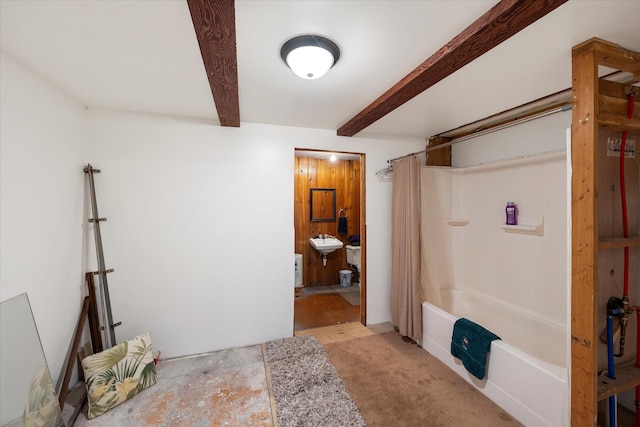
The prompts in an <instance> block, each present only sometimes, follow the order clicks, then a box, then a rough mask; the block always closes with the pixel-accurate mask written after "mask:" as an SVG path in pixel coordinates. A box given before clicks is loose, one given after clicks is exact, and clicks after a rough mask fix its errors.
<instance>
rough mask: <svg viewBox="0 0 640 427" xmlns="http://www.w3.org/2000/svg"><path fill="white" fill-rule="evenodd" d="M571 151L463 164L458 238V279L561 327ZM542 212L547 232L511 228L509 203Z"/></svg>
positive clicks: (457, 181) (458, 178)
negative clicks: (507, 212) (463, 222)
mask: <svg viewBox="0 0 640 427" xmlns="http://www.w3.org/2000/svg"><path fill="white" fill-rule="evenodd" d="M566 180H567V176H566V157H565V156H564V155H563V154H560V155H558V154H555V155H546V156H542V157H538V158H531V159H527V160H512V161H506V162H503V163H502V164H496V165H492V166H480V167H475V168H469V169H459V170H458V171H457V172H455V173H454V179H453V182H454V184H453V186H454V194H455V196H456V197H457V200H454V203H453V212H454V216H456V217H464V218H467V219H469V221H470V222H469V225H468V226H466V227H463V228H462V229H460V230H459V231H458V230H457V231H458V232H457V233H455V235H454V240H453V271H454V272H455V277H454V282H455V284H456V286H461V287H464V288H467V289H470V290H474V291H477V292H481V293H484V294H487V295H490V296H492V297H494V298H496V299H498V300H500V301H502V302H505V303H507V304H509V305H512V306H515V307H518V308H519V309H521V310H524V311H527V312H530V313H534V314H536V315H538V316H540V317H542V318H544V319H548V320H550V321H552V322H554V323H556V324H558V325H566V313H567V286H568V284H567V220H566V219H567V184H566ZM507 201H513V202H515V203H516V204H517V206H518V214H519V221H520V222H522V218H523V216H525V215H529V216H538V217H542V218H544V235H543V236H538V235H528V234H512V233H507V232H505V231H504V230H503V229H502V227H501V224H504V223H505V205H506V203H507Z"/></svg>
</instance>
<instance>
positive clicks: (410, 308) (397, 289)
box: [391, 156, 422, 342]
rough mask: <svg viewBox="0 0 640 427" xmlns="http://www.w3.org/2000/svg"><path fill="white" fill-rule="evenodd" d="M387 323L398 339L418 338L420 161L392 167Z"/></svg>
mask: <svg viewBox="0 0 640 427" xmlns="http://www.w3.org/2000/svg"><path fill="white" fill-rule="evenodd" d="M391 209H392V214H391V253H392V256H391V322H392V324H393V326H395V327H396V328H398V331H399V332H400V334H401V335H402V336H406V337H409V338H411V339H412V340H413V341H416V342H417V341H418V340H420V339H421V338H422V285H421V249H420V234H421V233H420V161H419V159H418V158H417V157H413V156H412V157H406V158H404V159H402V160H399V161H397V162H396V163H394V165H393V194H392V204H391Z"/></svg>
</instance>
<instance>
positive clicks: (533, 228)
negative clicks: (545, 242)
mask: <svg viewBox="0 0 640 427" xmlns="http://www.w3.org/2000/svg"><path fill="white" fill-rule="evenodd" d="M502 229H503V230H504V231H505V232H507V233H516V234H531V235H534V236H544V217H543V216H541V215H518V225H507V224H502Z"/></svg>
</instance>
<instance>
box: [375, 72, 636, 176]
mask: <svg viewBox="0 0 640 427" xmlns="http://www.w3.org/2000/svg"><path fill="white" fill-rule="evenodd" d="M600 78H601V79H605V80H610V81H614V82H617V83H622V84H634V83H635V82H637V79H636V78H635V76H634V75H633V74H631V73H628V72H625V71H615V72H613V73H610V74H607V75H605V76H602V77H600ZM558 101H559V102H562V101H565V102H564V103H562V104H561V105H558V103H559V102H558ZM550 102H551V103H552V105H556V107H555V108H551V109H549V110H543V111H541V112H539V113H537V114H532V115H530V116H527V117H522V118H520V119H516V120H513V121H510V122H508V123H503V124H502V125H495V126H492V125H490V124H489V125H488V127H483V126H481V125H480V122H482V121H485V120H481V121H479V122H475V123H471V124H469V125H465V126H462V127H460V128H457V129H453V130H450V131H447V132H443V133H441V134H438V135H437V136H445V137H446V135H447V134H451V133H454V132H455V131H460V130H461V129H464V128H467V127H470V126H472V125H474V124H475V125H476V126H480V127H479V128H478V129H477V130H476V131H475V132H472V133H469V134H466V135H464V136H460V137H458V138H455V137H454V138H453V139H452V140H451V141H448V142H446V143H444V144H440V145H437V146H435V147H429V148H427V149H425V150H422V151H416V152H415V153H410V154H405V155H404V156H400V157H396V158H393V159H390V160H387V164H388V165H390V166H391V165H392V164H393V162H395V161H398V160H402V159H404V158H405V157H411V156H415V155H417V154H422V153H427V154H428V153H430V152H432V151H436V150H440V149H442V148H447V147H450V146H452V145H454V144H457V143H458V142H462V141H466V140H468V139H472V138H475V137H477V136H482V135H486V134H489V133H491V132H495V131H499V130H503V129H506V128H509V127H511V126H515V125H519V124H522V123H526V122H528V121H531V120H535V119H539V118H542V117H545V116H548V115H551V114H555V113H559V112H562V111H569V110H571V107H572V104H571V88H569V89H566V90H563V91H560V92H557V93H554V94H552V95H549V96H546V97H544V98H541V99H538V100H536V101H533V102H530V103H528V104H524V105H521V106H519V107H515V108H512V109H511V110H509V111H507V112H504V113H500V114H498V115H496V116H500V115H506V114H508V113H511V114H514V112H519V111H521V110H522V109H523V107H525V106H529V107H531V106H532V105H534V104H535V105H541V104H542V105H544V104H548V103H550ZM554 103H555V104H554ZM543 108H544V107H543ZM489 119H493V120H496V119H497V117H495V116H492V117H490V118H487V119H486V120H489Z"/></svg>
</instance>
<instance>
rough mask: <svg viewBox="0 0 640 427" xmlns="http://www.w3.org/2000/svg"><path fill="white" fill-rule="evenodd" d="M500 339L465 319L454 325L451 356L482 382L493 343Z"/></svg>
mask: <svg viewBox="0 0 640 427" xmlns="http://www.w3.org/2000/svg"><path fill="white" fill-rule="evenodd" d="M499 339H500V337H499V336H497V335H496V334H494V333H493V332H490V331H488V330H486V329H485V328H483V327H482V326H480V325H478V324H477V323H474V322H472V321H471V320H469V319H465V318H464V317H463V318H460V319H458V320H456V323H455V324H454V325H453V336H452V337H451V354H452V355H453V356H454V357H457V358H458V359H460V360H462V364H463V365H464V367H465V368H466V369H467V371H469V373H470V374H471V375H473V376H474V377H476V378H478V379H480V380H481V379H483V378H484V373H485V367H486V365H487V353H488V352H489V350H490V349H491V341H493V340H499Z"/></svg>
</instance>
